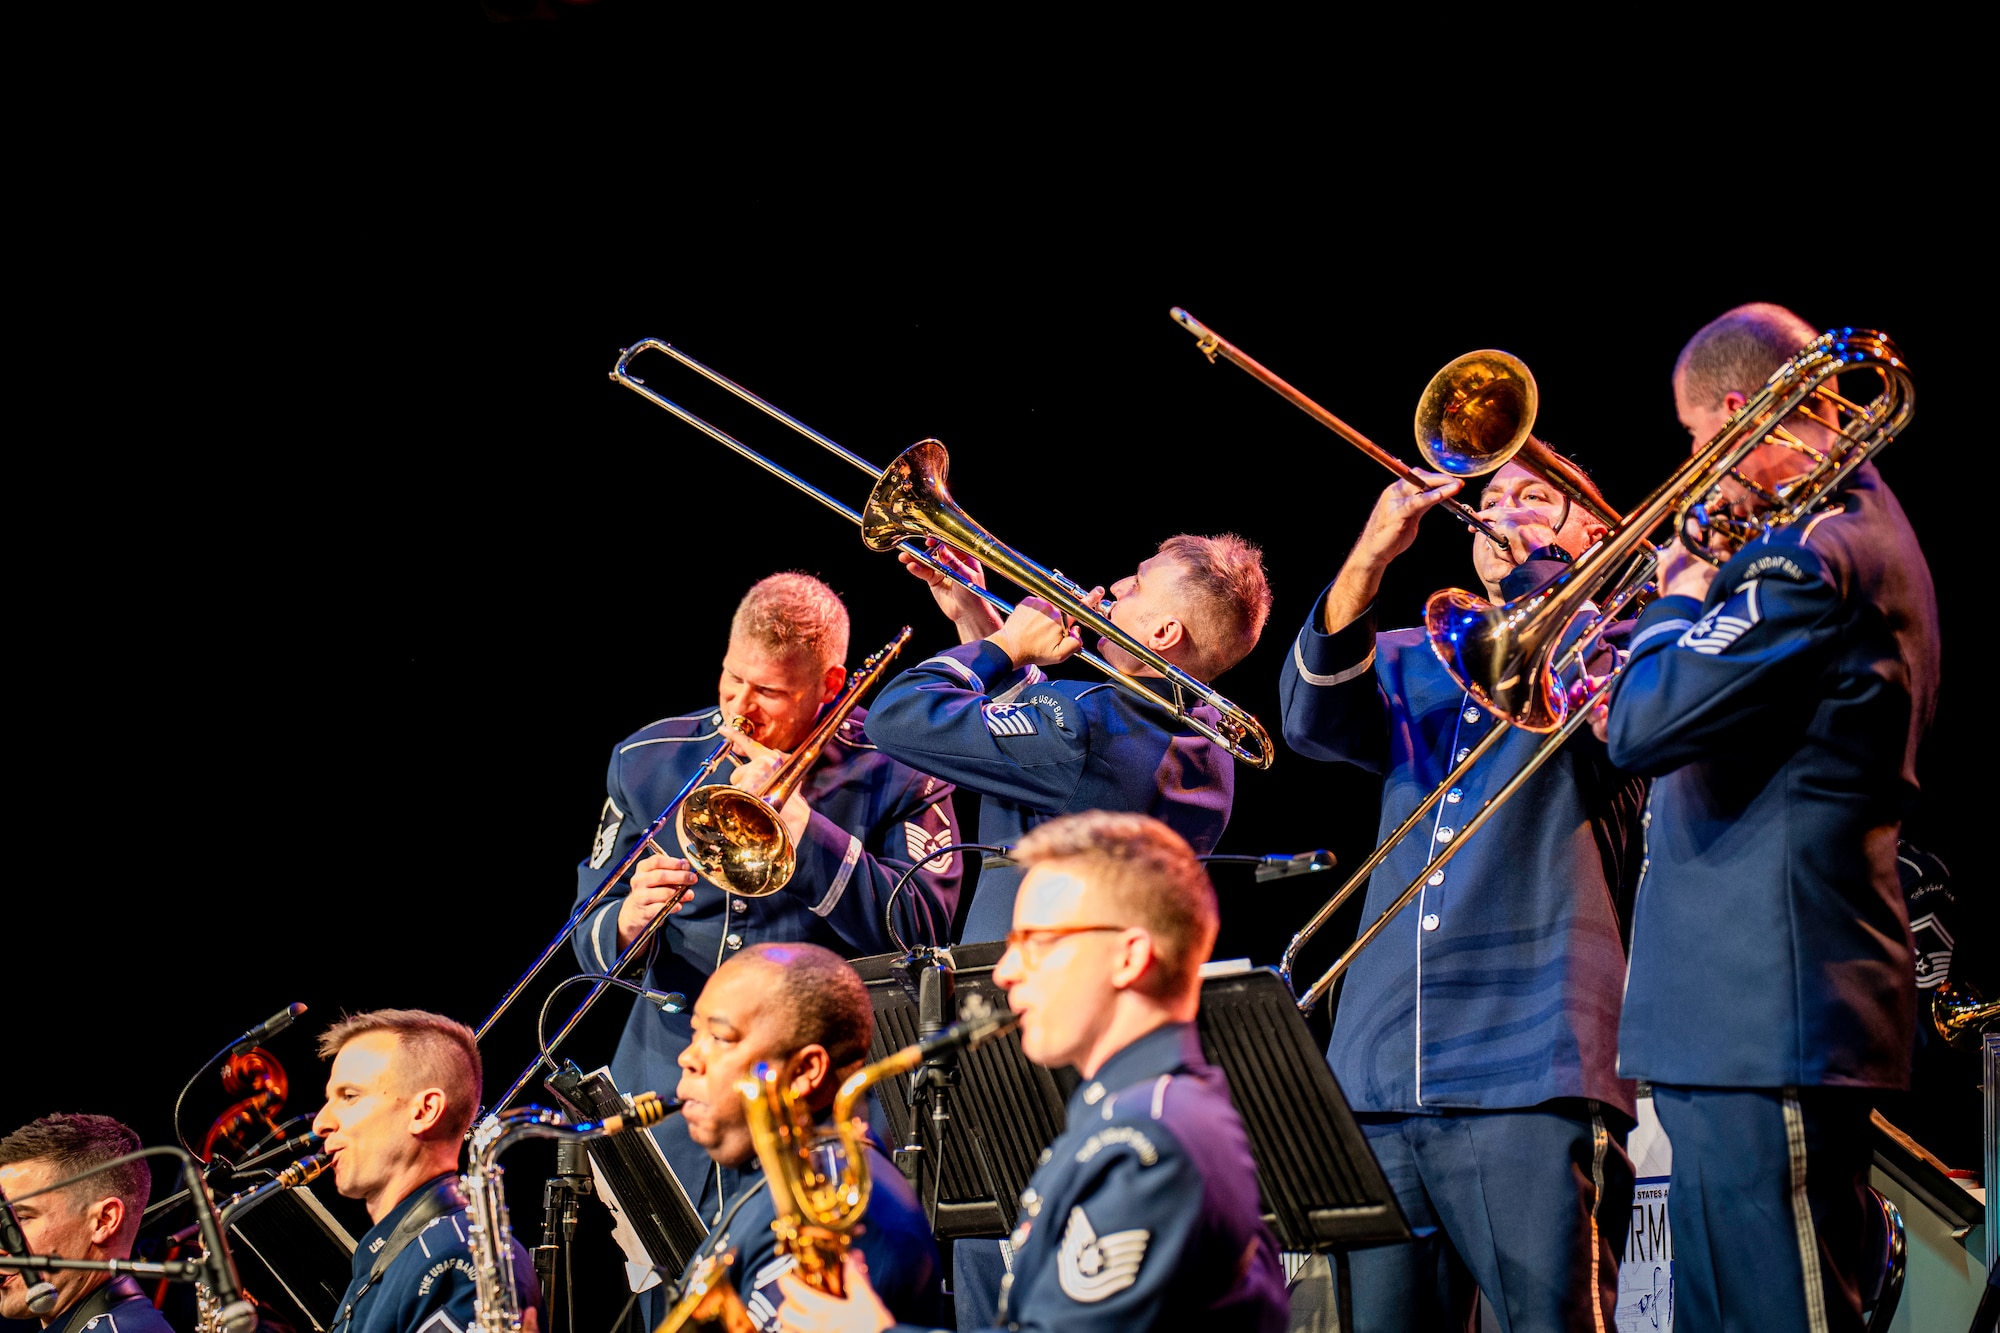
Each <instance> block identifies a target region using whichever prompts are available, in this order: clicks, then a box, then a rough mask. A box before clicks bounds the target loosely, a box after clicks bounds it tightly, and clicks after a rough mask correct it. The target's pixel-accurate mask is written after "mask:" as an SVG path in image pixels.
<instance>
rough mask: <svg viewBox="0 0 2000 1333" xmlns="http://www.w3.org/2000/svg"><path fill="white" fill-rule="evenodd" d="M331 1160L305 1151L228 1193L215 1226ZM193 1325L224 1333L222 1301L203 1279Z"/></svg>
mask: <svg viewBox="0 0 2000 1333" xmlns="http://www.w3.org/2000/svg"><path fill="white" fill-rule="evenodd" d="M330 1160H331V1159H330V1158H328V1157H327V1155H326V1154H325V1153H323V1152H316V1153H308V1154H307V1155H306V1156H304V1157H301V1158H299V1160H298V1161H296V1162H293V1163H292V1164H291V1165H290V1166H288V1167H285V1168H284V1169H283V1170H281V1171H279V1172H278V1174H277V1175H275V1176H273V1177H272V1178H271V1179H269V1180H267V1181H265V1182H264V1183H263V1184H261V1185H259V1186H257V1187H256V1188H255V1189H247V1190H243V1191H242V1192H240V1193H238V1194H232V1195H230V1196H229V1199H228V1200H227V1201H226V1202H225V1203H224V1204H223V1205H222V1207H221V1208H219V1209H217V1210H216V1227H217V1229H218V1230H220V1231H227V1230H228V1229H229V1228H230V1226H231V1224H233V1223H234V1222H235V1221H236V1219H237V1218H239V1217H241V1216H243V1214H245V1213H247V1212H249V1211H250V1210H251V1209H252V1208H255V1207H256V1206H257V1205H258V1204H260V1203H263V1202H264V1201H265V1200H266V1199H269V1198H272V1197H274V1196H276V1195H279V1194H282V1193H284V1192H285V1191H286V1190H289V1189H297V1188H298V1187H299V1186H300V1185H303V1184H305V1183H306V1182H307V1181H309V1180H312V1179H314V1178H315V1177H317V1176H318V1175H319V1173H320V1172H322V1171H324V1170H326V1166H327V1163H328V1161H330ZM194 1327H195V1333H223V1328H222V1300H221V1298H220V1297H218V1296H217V1295H216V1294H215V1291H214V1289H213V1288H211V1287H210V1286H209V1285H208V1284H207V1283H206V1282H197V1283H195V1284H194Z"/></svg>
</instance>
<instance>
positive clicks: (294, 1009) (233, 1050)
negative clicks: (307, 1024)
mask: <svg viewBox="0 0 2000 1333" xmlns="http://www.w3.org/2000/svg"><path fill="white" fill-rule="evenodd" d="M305 1011H306V1007H305V1006H304V1005H303V1004H288V1005H286V1006H285V1007H284V1008H283V1009H280V1010H279V1011H278V1012H277V1013H275V1014H272V1015H271V1016H270V1017H269V1018H267V1019H265V1020H264V1021H263V1022H261V1023H259V1024H258V1025H257V1026H256V1027H254V1028H251V1029H250V1030H249V1031H248V1032H246V1033H244V1034H243V1035H242V1036H240V1037H238V1038H237V1039H236V1040H235V1041H233V1042H231V1043H230V1045H229V1053H230V1054H231V1055H241V1054H243V1053H244V1052H245V1051H247V1050H249V1049H250V1048H251V1047H253V1046H256V1045H258V1044H259V1043H261V1042H263V1041H264V1040H265V1039H266V1038H269V1037H275V1036H277V1035H278V1034H279V1033H280V1032H283V1031H284V1030H285V1029H286V1028H288V1027H290V1026H291V1025H292V1020H294V1019H296V1018H297V1017H298V1016H299V1015H300V1014H302V1013H304V1012H305Z"/></svg>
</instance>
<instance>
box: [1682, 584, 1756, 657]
mask: <svg viewBox="0 0 2000 1333" xmlns="http://www.w3.org/2000/svg"><path fill="white" fill-rule="evenodd" d="M1763 618H1764V616H1763V613H1762V612H1761V611H1759V610H1758V609H1757V580H1756V579H1749V580H1746V581H1745V582H1744V583H1742V584H1741V585H1739V586H1738V587H1737V589H1736V591H1735V593H1734V594H1733V595H1731V596H1730V598H1729V600H1728V601H1726V602H1723V603H1722V604H1720V605H1719V606H1716V607H1715V608H1714V609H1712V610H1711V611H1709V613H1708V614H1707V615H1705V616H1703V617H1702V618H1701V619H1700V620H1697V621H1695V622H1694V624H1692V625H1690V626H1689V627H1688V631H1687V633H1685V634H1683V635H1681V638H1680V646H1681V647H1683V648H1692V649H1694V650H1695V651H1696V652H1698V653H1703V654H1706V655H1707V656H1709V657H1714V656H1716V655H1717V654H1719V653H1722V652H1724V651H1726V650H1727V649H1728V648H1729V646H1730V645H1731V644H1733V643H1735V642H1736V641H1737V640H1738V639H1740V638H1742V637H1743V636H1744V635H1745V634H1746V633H1748V632H1749V630H1750V627H1751V626H1753V625H1755V624H1756V623H1757V622H1758V621H1760V620H1762V619H1763Z"/></svg>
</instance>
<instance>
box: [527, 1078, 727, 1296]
mask: <svg viewBox="0 0 2000 1333" xmlns="http://www.w3.org/2000/svg"><path fill="white" fill-rule="evenodd" d="M543 1086H544V1087H546V1088H547V1089H548V1090H549V1093H550V1095H551V1096H553V1097H554V1098H555V1099H556V1100H557V1101H558V1102H560V1103H562V1105H563V1107H564V1108H565V1109H566V1110H568V1111H569V1112H570V1113H571V1114H573V1115H576V1116H577V1117H579V1118H580V1119H585V1120H602V1119H603V1118H604V1117H606V1116H610V1115H621V1114H629V1109H628V1108H627V1107H626V1105H625V1099H624V1098H623V1097H622V1096H620V1095H619V1092H618V1085H617V1084H616V1083H614V1082H612V1079H611V1071H610V1070H609V1069H595V1070H592V1071H591V1072H590V1073H588V1074H586V1073H584V1072H583V1071H582V1070H580V1069H578V1068H577V1067H576V1065H575V1064H574V1063H573V1062H571V1061H568V1060H565V1061H564V1062H563V1067H562V1068H561V1069H559V1070H557V1071H556V1072H555V1073H554V1074H551V1075H550V1076H549V1078H548V1079H547V1080H546V1081H545V1082H544V1083H543ZM584 1146H585V1148H586V1149H587V1150H588V1152H589V1153H590V1160H591V1162H592V1163H593V1164H594V1165H595V1166H596V1167H597V1178H598V1181H599V1183H600V1184H602V1185H603V1187H604V1195H605V1200H604V1201H605V1204H606V1206H607V1207H609V1208H611V1209H612V1211H614V1212H616V1213H619V1214H621V1215H622V1216H623V1217H624V1219H625V1221H626V1223H627V1224H628V1225H630V1226H631V1228H632V1231H633V1232H634V1234H636V1235H637V1236H638V1238H639V1244H640V1247H641V1248H643V1249H644V1250H645V1251H646V1257H647V1258H648V1259H649V1260H650V1261H651V1263H652V1265H653V1267H654V1268H655V1269H656V1270H660V1271H661V1273H662V1275H663V1276H668V1275H678V1274H680V1273H681V1272H682V1270H684V1269H685V1268H686V1267H687V1262H688V1260H689V1259H691V1258H693V1257H694V1252H695V1251H696V1250H698V1249H700V1248H701V1242H702V1239H703V1238H704V1237H705V1236H707V1234H708V1228H707V1227H705V1226H703V1225H702V1221H701V1217H700V1215H699V1214H697V1213H696V1212H695V1208H694V1204H693V1202H692V1201H691V1200H689V1198H688V1195H687V1190H686V1189H684V1188H682V1186H681V1182H680V1180H679V1179H678V1178H677V1177H676V1176H675V1175H674V1172H673V1168H672V1167H670V1166H668V1165H667V1157H666V1154H665V1153H663V1152H661V1151H660V1145H659V1143H658V1142H657V1141H655V1140H654V1138H653V1136H652V1134H651V1133H650V1132H648V1133H641V1134H613V1135H611V1136H610V1137H608V1138H601V1139H592V1140H590V1141H589V1142H588V1143H586V1144H585V1145H584Z"/></svg>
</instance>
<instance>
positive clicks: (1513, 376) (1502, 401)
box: [1415, 349, 1541, 477]
mask: <svg viewBox="0 0 2000 1333" xmlns="http://www.w3.org/2000/svg"><path fill="white" fill-rule="evenodd" d="M1540 403H1541V397H1540V394H1539V393H1538V391H1537V390H1536V388H1535V377H1534V375H1533V374H1532V373H1530V372H1529V370H1528V366H1527V363H1526V362H1524V361H1522V360H1521V358H1519V357H1517V356H1514V355H1512V354H1510V353H1507V352H1502V351H1497V350H1493V349H1487V350H1485V351H1479V352H1467V353H1466V354H1465V355H1464V356H1461V357H1459V358H1457V359H1456V360H1454V361H1453V362H1451V363H1450V364H1449V365H1447V366H1446V367H1445V368H1444V369H1443V370H1440V371H1439V372H1438V373H1437V374H1435V375H1433V376H1432V377H1431V382H1430V383H1429V384H1427V385H1425V386H1424V392H1423V396H1422V397H1420V398H1419V399H1418V400H1417V415H1416V423H1415V425H1416V436H1417V449H1418V451H1419V452H1420V453H1422V454H1423V456H1424V458H1425V459H1426V460H1427V461H1428V462H1429V463H1430V465H1431V466H1432V467H1434V468H1436V469H1437V470H1438V471H1440V472H1445V473H1449V474H1450V475H1452V476H1454V477H1477V476H1483V475H1485V474H1486V473H1488V472H1497V471H1498V470H1499V469H1500V468H1502V467H1503V466H1505V465H1506V463H1507V462H1508V460H1510V459H1512V458H1513V457H1514V455H1515V454H1517V453H1519V452H1520V451H1521V446H1522V445H1524V444H1526V443H1527V442H1528V432H1529V431H1530V430H1533V429H1534V425H1535V412H1536V410H1537V408H1538V407H1539V406H1540Z"/></svg>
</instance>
